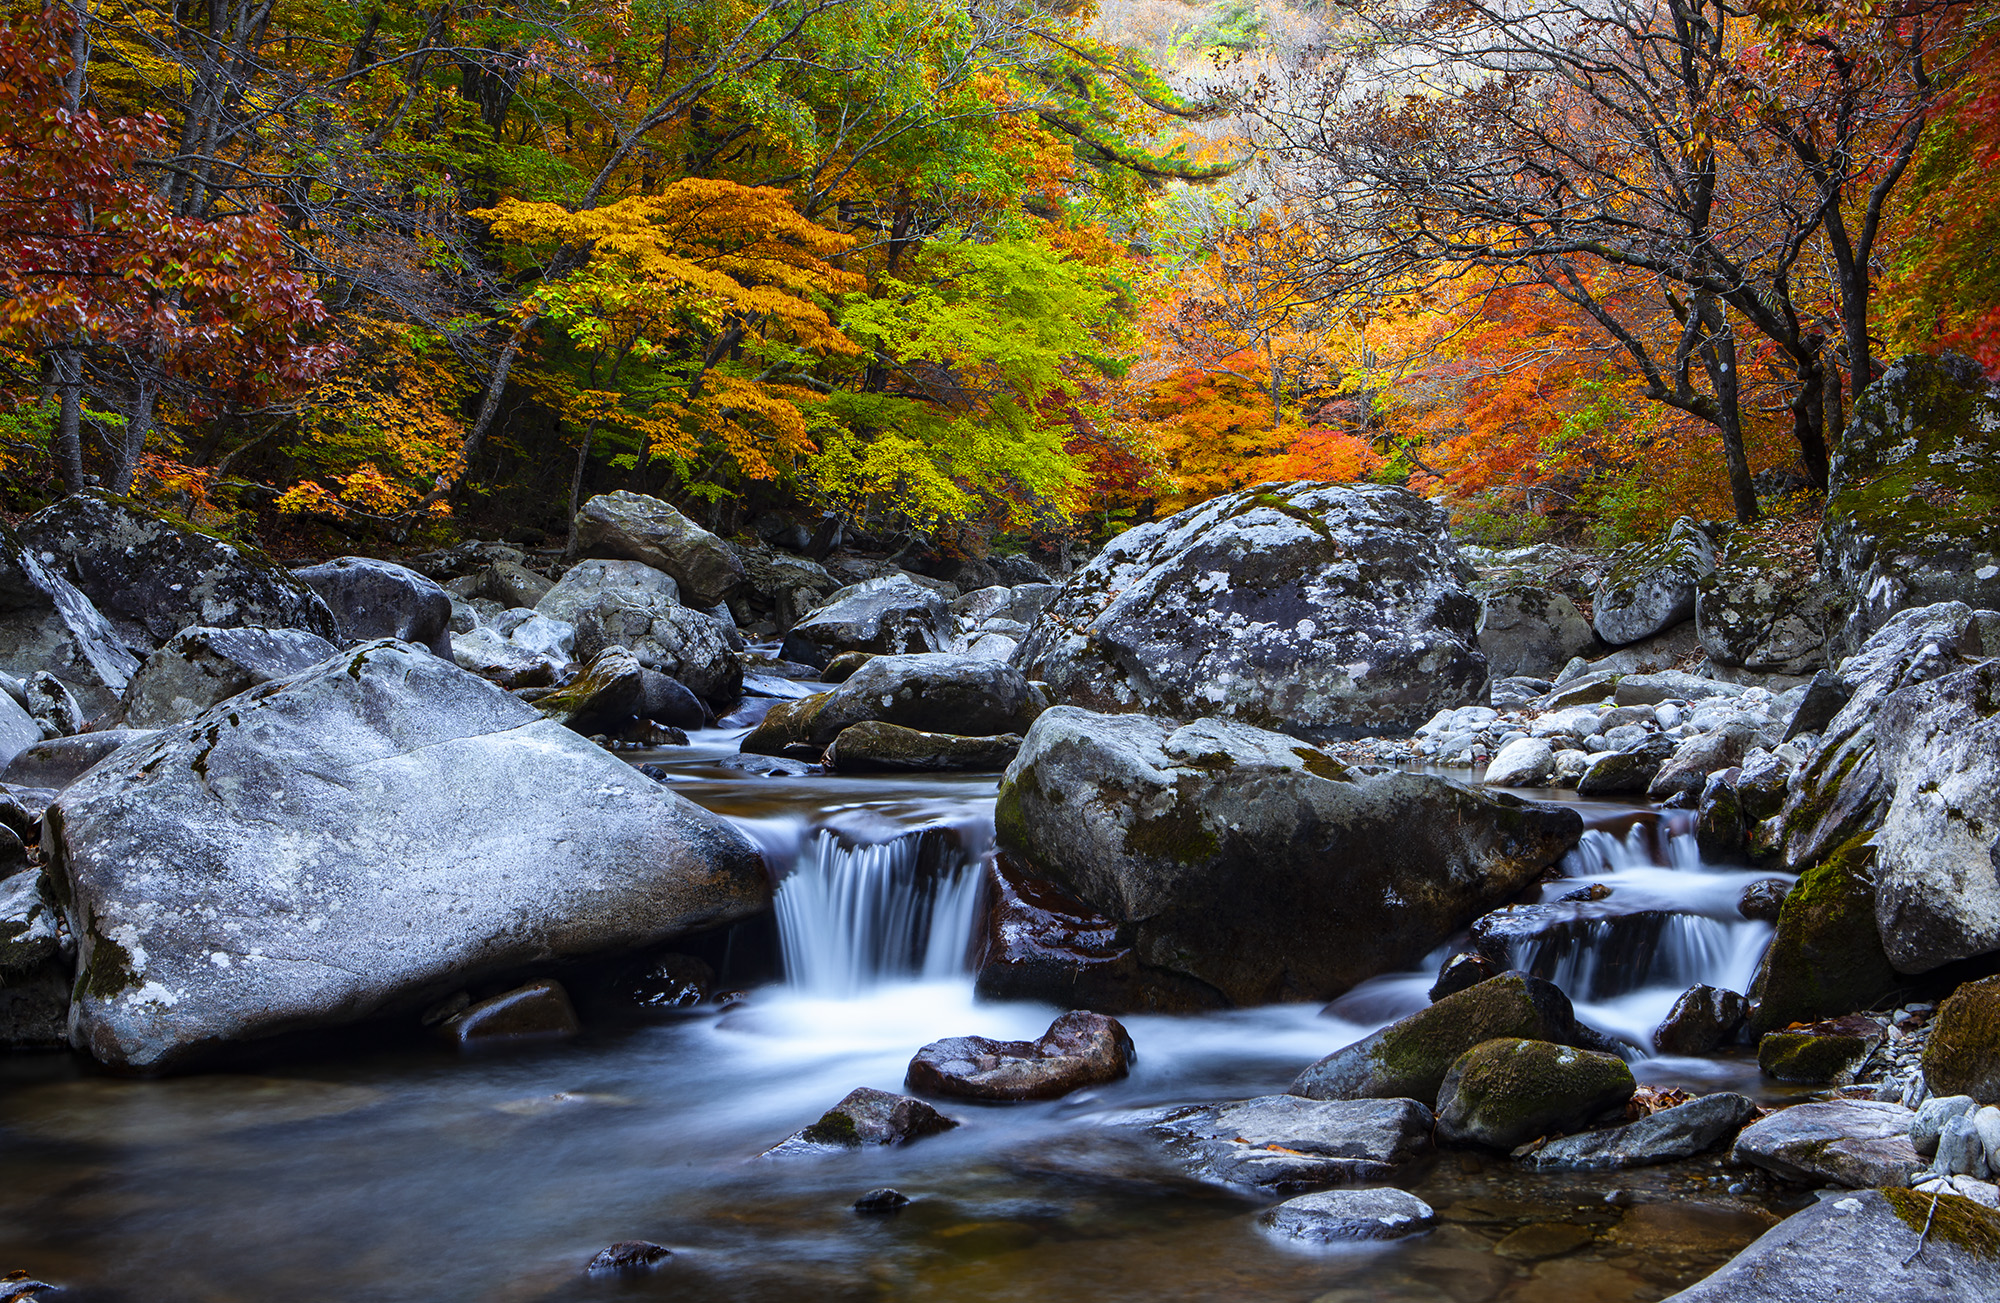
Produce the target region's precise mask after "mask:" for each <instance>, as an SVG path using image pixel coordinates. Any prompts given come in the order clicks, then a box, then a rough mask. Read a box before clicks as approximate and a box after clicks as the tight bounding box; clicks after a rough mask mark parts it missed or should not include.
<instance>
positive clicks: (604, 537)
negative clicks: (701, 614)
mask: <svg viewBox="0 0 2000 1303" xmlns="http://www.w3.org/2000/svg"><path fill="white" fill-rule="evenodd" d="M575 528H576V543H577V547H578V549H579V550H580V551H581V552H582V553H583V555H585V556H592V557H618V558H622V559H624V560H627V561H643V562H644V563H646V564H647V565H649V566H652V567H653V568H654V569H656V570H662V571H665V572H666V573H667V574H669V575H672V576H673V578H674V582H675V583H676V584H678V585H679V586H680V588H681V590H682V591H683V592H685V593H686V594H687V600H688V602H689V604H690V605H693V606H698V607H703V608H707V607H710V606H714V605H715V604H716V603H717V602H722V601H727V600H728V599H729V598H731V597H733V596H735V594H736V593H737V592H738V590H740V589H741V588H742V587H743V584H744V580H745V574H744V568H743V560H742V558H741V557H739V556H738V555H737V552H736V548H735V547H734V546H733V545H731V544H729V543H726V542H724V541H723V540H722V539H719V538H717V537H716V536H715V535H713V534H711V533H709V532H708V531H707V530H705V529H703V528H702V527H701V526H699V525H697V524H695V523H694V522H693V521H691V520H689V519H688V518H687V517H686V516H683V515H682V514H681V513H680V512H678V511H676V510H674V508H673V507H672V506H671V505H669V504H668V503H665V502H662V501H660V500H659V499H658V498H649V497H647V496H646V495H645V494H643V493H627V492H622V491H621V492H618V493H602V494H599V495H598V496H597V497H594V498H592V499H591V500H590V501H588V502H586V503H584V504H583V507H582V509H581V510H579V511H578V512H577V513H576V526H575ZM558 586H560V585H558Z"/></svg>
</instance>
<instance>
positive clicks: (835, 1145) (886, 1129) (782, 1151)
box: [763, 1086, 958, 1158]
mask: <svg viewBox="0 0 2000 1303" xmlns="http://www.w3.org/2000/svg"><path fill="white" fill-rule="evenodd" d="M956 1126H958V1121H957V1120H956V1119H955V1118H948V1117H946V1116H945V1115H944V1114H942V1113H940V1112H938V1111H937V1110H936V1109H934V1108H932V1107H931V1106H930V1105H929V1104H926V1103H924V1102H923V1101H922V1100H920V1099H912V1098H911V1097H910V1096H908V1095H894V1094H891V1093H890V1092H888V1091H886V1090H874V1089H872V1088H870V1087H868V1086H860V1087H857V1088H856V1089H854V1090H851V1091H849V1092H848V1093H847V1096H846V1097H845V1098H844V1099H842V1100H841V1101H840V1102H839V1103H838V1104H835V1105H834V1106H833V1107H832V1108H830V1109H828V1110H827V1111H826V1112H824V1113H822V1114H821V1115H820V1118H819V1121H817V1122H815V1123H813V1124H812V1125H811V1126H809V1127H806V1128H805V1129H804V1130H801V1131H797V1132H794V1133H793V1134H792V1135H790V1136H788V1137H786V1138H785V1139H784V1140H782V1141H780V1142H779V1143H778V1144H776V1145H774V1146H772V1147H771V1148H770V1149H767V1150H765V1151H764V1154H763V1156H764V1157H765V1158H791V1157H797V1156H802V1155H808V1154H817V1153H829V1152H833V1151H837V1150H842V1149H860V1148H862V1147H863V1146H864V1145H907V1144H910V1143H912V1142H913V1141H918V1140H923V1139H925V1138H926V1137H929V1136H938V1135H943V1134H944V1133H945V1132H947V1131H950V1130H952V1129H953V1128H955V1127H956Z"/></svg>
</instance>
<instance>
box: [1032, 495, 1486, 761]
mask: <svg viewBox="0 0 2000 1303" xmlns="http://www.w3.org/2000/svg"><path fill="white" fill-rule="evenodd" d="M1471 578H1472V572H1471V571H1470V569H1469V568H1468V567H1466V565H1465V563H1464V562H1463V560H1462V559H1461V558H1460V557H1459V555H1458V551H1457V548H1456V547H1455V546H1454V544H1453V543H1452V541H1451V538H1450V535H1449V533H1448V532H1447V531H1446V529H1445V521H1444V518H1443V516H1442V514H1441V513H1440V511H1439V510H1438V508H1437V507H1435V506H1433V505H1432V504H1431V503H1429V502H1426V501H1425V500H1424V499H1422V498H1420V497H1418V496H1416V495H1415V494H1412V493H1409V492H1407V491H1405V490H1402V489H1397V488H1390V487H1388V486H1385V485H1361V484H1354V485H1331V484H1308V483H1297V484H1263V485H1258V486H1257V487H1255V488H1251V489H1244V490H1241V491H1239V492H1236V493H1231V494H1227V495H1224V496H1222V497H1219V498H1214V499H1211V500H1210V501H1208V502H1204V503H1202V504H1200V505H1199V506H1195V507H1190V508H1188V509H1187V510H1185V511H1182V512H1179V513H1177V514H1175V515H1173V516H1170V517H1168V518H1167V519H1165V520H1159V521H1153V522H1150V523H1148V524H1144V525H1139V526H1137V527H1135V528H1132V529H1129V530H1127V531H1125V532H1124V533H1123V534H1120V535H1119V536H1118V537H1117V538H1115V539H1113V540H1112V541H1111V542H1110V543H1109V544H1107V545H1106V546H1105V548H1104V550H1103V551H1102V552H1100V553H1098V555H1097V557H1096V558H1095V559H1093V560H1092V561H1091V562H1090V563H1089V564H1088V565H1086V566H1084V567H1083V568H1082V569H1080V570H1078V571H1077V572H1076V573H1075V574H1073V575H1072V576H1071V577H1070V579H1069V582H1068V583H1066V584H1064V585H1063V587H1062V590H1061V591H1060V592H1059V593H1057V594H1056V596H1055V599H1054V600H1053V601H1052V602H1051V603H1050V604H1049V606H1048V607H1047V608H1046V609H1045V610H1044V611H1043V612H1042V613H1041V615H1040V616H1039V617H1038V618H1037V619H1036V621H1035V623H1034V625H1033V627H1032V628H1031V629H1030V630H1029V633H1028V636H1027V638H1026V639H1025V640H1024V641H1023V642H1022V644H1021V647H1020V649H1019V651H1018V652H1016V654H1015V663H1016V664H1017V665H1019V666H1021V668H1022V669H1023V670H1024V671H1025V672H1026V673H1027V674H1028V675H1029V676H1030V677H1031V678H1036V679H1040V680H1043V681H1045V682H1047V683H1048V684H1049V687H1050V689H1051V691H1052V692H1053V693H1054V694H1055V696H1056V698H1057V699H1058V700H1060V701H1064V702H1068V703H1070V704H1073V705H1077V706H1082V707H1087V708H1089V709H1091V710H1097V711H1110V712H1124V711H1143V712H1149V713H1157V714H1161V715H1171V716H1175V717H1178V718H1182V719H1187V718H1192V717H1195V716H1199V715H1212V716H1221V717H1227V718H1232V719H1236V720H1240V721H1242V722H1243V723H1246V724H1251V725H1255V726H1257V727H1260V728H1268V729H1274V730H1277V731H1280V732H1285V733H1291V734H1294V735H1296V736H1298V737H1302V738H1307V739H1331V738H1350V737H1362V736H1371V735H1377V734H1384V733H1396V732H1401V731H1407V730H1409V729H1413V728H1415V727H1416V726H1418V725H1419V724H1422V723H1423V722H1424V721H1426V720H1428V719H1429V718H1430V717H1431V716H1433V715H1435V714H1437V713H1438V711H1440V710H1446V709H1451V708H1453V707H1457V706H1464V705H1467V704H1470V703H1473V702H1476V701H1478V700H1480V699H1481V697H1482V694H1483V693H1484V691H1485V689H1486V683H1487V666H1486V657H1485V656H1484V655H1483V654H1482V653H1481V652H1480V651H1479V650H1478V639H1477V634H1476V632H1475V628H1476V625H1477V622H1478V616H1479V606H1478V603H1477V601H1476V600H1475V599H1474V598H1473V596H1472V595H1471V593H1470V592H1468V591H1467V590H1466V588H1465V584H1466V582H1467V581H1468V580H1470V579H1471Z"/></svg>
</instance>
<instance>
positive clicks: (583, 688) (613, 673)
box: [535, 647, 646, 735]
mask: <svg viewBox="0 0 2000 1303" xmlns="http://www.w3.org/2000/svg"><path fill="white" fill-rule="evenodd" d="M645 695H646V680H645V671H644V670H643V669H642V668H641V667H640V665H639V660H638V658H637V657H636V656H634V655H633V654H632V653H631V652H629V651H626V650H625V649H624V648H623V647H606V648H605V649H604V650H603V651H601V652H599V653H597V655H596V656H594V657H593V658H591V662H590V664H588V665H586V666H584V667H583V669H582V670H580V671H578V673H577V676H576V677H575V678H574V679H571V680H570V681H569V682H568V683H567V684H564V685H563V686H562V687H560V688H557V689H556V690H555V691H554V692H551V693H549V694H548V695H547V696H544V697H541V698H539V699H537V700H536V702H535V707H536V709H538V710H540V711H541V712H542V714H543V715H544V716H545V717H547V718H549V719H552V720H554V721H555V722H556V723H558V724H562V725H565V726H567V727H569V728H572V729H575V730H576V731H577V732H579V733H583V734H586V735H588V734H591V733H603V732H608V731H610V730H613V729H617V728H620V727H622V726H623V725H625V724H629V723H630V722H631V721H632V718H633V716H634V715H636V714H637V713H638V711H639V708H640V706H641V704H642V703H643V702H644V700H645Z"/></svg>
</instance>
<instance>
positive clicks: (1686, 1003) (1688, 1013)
mask: <svg viewBox="0 0 2000 1303" xmlns="http://www.w3.org/2000/svg"><path fill="white" fill-rule="evenodd" d="M1749 1016H1750V1002H1749V1001H1748V1000H1746V999H1744V998H1743V996H1742V995H1741V994H1739V993H1737V992H1735V991H1726V990H1723V989H1722V988H1720V987H1715V986H1708V985H1705V984H1703V983H1699V982H1698V983H1696V984H1695V985H1693V986H1690V987H1689V988H1688V989H1687V990H1685V991H1683V992H1681V995H1680V998H1679V999H1677V1000H1675V1001H1674V1007H1673V1008H1672V1009H1670V1010H1668V1012H1667V1016H1666V1019H1665V1020H1664V1021H1663V1022H1661V1023H1660V1025H1659V1027H1658V1029H1656V1030H1655V1031H1654V1032H1653V1048H1654V1049H1656V1050H1658V1051H1659V1052H1660V1053H1662V1054H1711V1053H1713V1052H1715V1051H1716V1050H1719V1049H1721V1048H1722V1047H1723V1046H1724V1045H1726V1044H1728V1043H1729V1042H1730V1041H1732V1040H1734V1039H1735V1038H1736V1033H1737V1032H1739V1031H1741V1030H1742V1028H1743V1021H1744V1019H1746V1018H1748V1017H1749Z"/></svg>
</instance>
